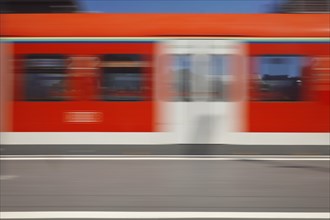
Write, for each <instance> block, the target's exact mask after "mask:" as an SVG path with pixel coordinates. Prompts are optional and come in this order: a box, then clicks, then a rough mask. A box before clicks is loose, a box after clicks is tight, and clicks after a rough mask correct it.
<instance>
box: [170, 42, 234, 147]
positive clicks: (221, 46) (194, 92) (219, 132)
mask: <svg viewBox="0 0 330 220" xmlns="http://www.w3.org/2000/svg"><path fill="white" fill-rule="evenodd" d="M235 45H236V43H234V42H233V41H224V40H173V41H171V42H169V44H168V50H169V51H168V53H169V54H170V57H171V63H172V68H171V73H172V74H171V75H172V85H173V87H172V91H174V93H173V94H172V103H171V106H172V108H171V111H172V112H171V114H172V115H173V120H174V121H173V128H172V129H173V131H174V134H175V138H176V142H177V143H182V144H215V143H218V144H221V143H224V141H225V140H226V136H227V134H228V133H229V131H230V130H231V125H232V122H233V121H232V120H231V118H232V117H233V116H232V115H231V113H232V111H231V104H230V101H231V92H230V88H231V85H232V80H233V76H232V65H231V64H232V61H233V57H234V55H235V53H236V52H235Z"/></svg>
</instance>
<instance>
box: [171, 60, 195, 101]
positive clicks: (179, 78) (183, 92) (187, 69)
mask: <svg viewBox="0 0 330 220" xmlns="http://www.w3.org/2000/svg"><path fill="white" fill-rule="evenodd" d="M172 59H173V66H172V72H173V73H174V75H173V78H174V84H173V85H174V91H175V95H174V99H175V101H189V100H190V90H191V86H190V78H191V75H192V65H191V55H188V54H180V55H172Z"/></svg>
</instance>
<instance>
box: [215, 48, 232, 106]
mask: <svg viewBox="0 0 330 220" xmlns="http://www.w3.org/2000/svg"><path fill="white" fill-rule="evenodd" d="M229 64H230V55H219V54H217V55H212V56H211V75H210V83H211V85H210V88H211V98H212V100H214V101H226V100H228V92H229V86H230V80H231V75H230V73H229V71H230V70H229Z"/></svg>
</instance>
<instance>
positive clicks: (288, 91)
mask: <svg viewBox="0 0 330 220" xmlns="http://www.w3.org/2000/svg"><path fill="white" fill-rule="evenodd" d="M254 63H255V68H256V69H255V71H256V76H255V78H254V79H255V83H256V84H257V90H258V91H257V93H258V95H257V96H258V97H257V100H260V101H299V100H301V85H302V67H303V64H304V57H301V56H261V57H255V58H254ZM252 98H253V97H252Z"/></svg>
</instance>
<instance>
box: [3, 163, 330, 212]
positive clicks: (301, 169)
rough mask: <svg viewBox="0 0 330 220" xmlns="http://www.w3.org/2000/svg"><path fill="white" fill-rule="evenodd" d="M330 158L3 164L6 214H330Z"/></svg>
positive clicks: (4, 209)
mask: <svg viewBox="0 0 330 220" xmlns="http://www.w3.org/2000/svg"><path fill="white" fill-rule="evenodd" d="M329 167H330V164H329V161H259V160H234V161H226V160H223V161H222V160H219V161H218V160H214V161H212V160H200V161H191V160H182V161H181V160H175V161H169V160H102V161H101V160H84V161H82V160H74V161H68V160H38V161H35V160H30V161H23V160H13V161H7V160H1V177H2V178H1V185H0V187H1V203H0V204H1V211H3V212H6V211H201V212H208V211H211V212H214V211H216V212H329V210H330V208H329V207H330V201H329V197H330V188H329V185H330V177H329Z"/></svg>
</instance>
